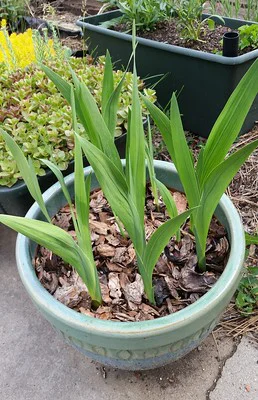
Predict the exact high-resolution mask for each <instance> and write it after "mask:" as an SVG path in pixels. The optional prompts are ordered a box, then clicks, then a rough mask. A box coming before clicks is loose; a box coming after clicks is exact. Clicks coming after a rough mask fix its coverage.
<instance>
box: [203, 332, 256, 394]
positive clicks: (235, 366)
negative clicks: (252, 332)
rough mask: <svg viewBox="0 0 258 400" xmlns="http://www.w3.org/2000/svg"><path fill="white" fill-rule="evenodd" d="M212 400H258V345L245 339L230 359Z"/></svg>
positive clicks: (213, 392) (249, 339)
mask: <svg viewBox="0 0 258 400" xmlns="http://www.w3.org/2000/svg"><path fill="white" fill-rule="evenodd" d="M209 399H210V400H219V399H223V400H245V399H246V400H255V399H258V344H257V343H256V342H254V341H253V340H252V339H251V338H247V337H244V338H243V339H242V340H241V343H240V344H239V345H238V347H237V350H236V352H235V353H234V355H233V356H232V357H231V358H230V359H228V360H227V361H226V363H225V366H224V368H223V372H222V375H221V378H220V379H219V380H218V382H217V385H216V387H215V389H214V390H213V391H212V392H211V393H210V396H209Z"/></svg>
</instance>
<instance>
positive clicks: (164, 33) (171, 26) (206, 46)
mask: <svg viewBox="0 0 258 400" xmlns="http://www.w3.org/2000/svg"><path fill="white" fill-rule="evenodd" d="M113 29H115V30H118V31H126V30H127V29H126V26H125V25H124V24H120V25H118V26H116V27H114V28H113ZM228 31H230V28H227V27H225V26H220V25H218V26H216V28H215V29H214V30H210V29H209V27H208V26H207V27H205V29H203V31H202V33H201V37H200V40H198V41H195V40H187V39H184V38H183V35H182V29H181V27H180V25H179V23H178V21H177V20H176V19H171V20H169V21H162V22H159V23H158V24H157V25H156V28H155V30H152V31H138V32H137V36H139V37H142V38H145V39H151V40H156V41H157V42H161V43H166V44H172V45H174V46H181V47H185V48H190V49H194V50H201V51H204V52H207V53H217V52H220V51H222V37H223V35H224V33H225V32H228Z"/></svg>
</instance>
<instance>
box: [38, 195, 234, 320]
mask: <svg viewBox="0 0 258 400" xmlns="http://www.w3.org/2000/svg"><path fill="white" fill-rule="evenodd" d="M173 197H174V199H175V201H176V204H177V207H178V210H179V212H183V211H185V209H186V206H187V203H186V198H185V196H184V195H183V194H181V193H179V192H173ZM167 219H168V216H167V214H166V212H165V206H164V204H163V203H162V202H161V204H160V208H159V210H157V208H156V206H155V204H154V201H153V199H152V195H151V193H150V190H149V189H147V198H146V219H145V231H146V237H147V238H149V237H150V235H151V234H152V233H153V232H154V231H155V229H157V227H158V226H159V225H161V224H162V223H163V222H165V221H166V220H167ZM53 222H54V224H55V225H57V226H59V227H61V228H62V229H65V230H66V231H68V232H69V234H70V235H71V236H72V237H73V238H74V239H75V240H76V234H75V231H74V227H73V223H72V219H71V213H70V209H69V207H68V206H65V207H64V208H62V209H61V210H60V212H59V213H58V214H57V215H56V216H55V217H54V219H53ZM90 228H91V240H92V245H93V252H94V258H95V261H96V265H97V269H98V275H99V279H100V285H101V291H102V297H103V304H102V305H101V306H100V307H98V308H97V309H93V308H92V306H91V299H90V296H89V294H88V292H87V288H86V286H85V284H84V283H83V282H82V280H81V278H80V277H79V275H78V274H77V273H76V272H75V271H74V270H73V268H72V267H71V266H70V265H67V264H65V263H64V262H63V261H62V259H61V258H59V257H57V256H55V255H53V254H52V253H51V252H50V251H49V250H46V249H45V248H43V247H40V246H38V248H37V253H36V258H35V268H36V272H37V275H38V278H39V280H40V281H41V283H42V285H43V286H44V287H45V288H46V289H47V290H48V291H49V292H50V293H51V294H52V295H53V296H54V297H55V298H56V299H57V300H59V301H60V302H62V303H63V304H65V305H66V306H68V307H70V308H73V309H74V310H76V311H78V312H81V313H83V314H86V315H88V316H92V317H95V318H100V319H105V320H117V321H143V320H150V319H155V318H158V317H163V316H166V315H169V314H171V313H174V312H176V311H179V310H181V309H183V308H185V307H186V306H188V305H190V304H192V303H193V302H195V301H196V300H197V299H199V298H200V297H201V296H202V295H203V294H205V293H206V292H207V291H208V290H209V289H210V288H211V287H212V286H213V285H214V283H215V282H216V281H217V279H218V278H219V277H220V275H221V273H222V272H223V270H224V267H225V265H226V262H227V258H228V253H229V243H228V240H227V238H226V232H225V230H224V228H223V227H222V226H221V225H220V224H219V223H218V221H217V220H216V219H215V218H214V219H213V221H212V224H211V228H210V233H209V238H208V241H207V267H208V268H207V272H205V273H199V272H198V271H197V257H196V254H195V241H194V237H193V236H192V235H191V233H190V232H189V223H188V222H186V223H185V225H184V226H183V229H182V230H181V241H180V242H179V243H177V242H176V241H175V238H172V239H171V240H170V242H169V244H168V245H167V246H166V248H165V251H164V252H163V253H162V255H161V256H160V258H159V260H158V262H157V265H156V267H155V270H154V274H153V286H154V293H155V299H156V305H155V306H154V305H152V304H150V303H149V302H148V300H147V299H146V298H145V296H144V288H143V282H142V279H141V276H140V275H139V272H138V269H137V265H136V257H135V251H134V248H133V245H132V242H131V241H130V239H129V238H128V237H127V235H126V233H125V235H121V231H120V229H119V227H118V225H117V223H116V220H115V218H114V216H113V214H112V211H111V209H110V206H109V204H108V202H107V200H106V199H105V197H104V196H103V193H102V191H101V190H96V191H94V192H93V193H92V194H91V202H90Z"/></svg>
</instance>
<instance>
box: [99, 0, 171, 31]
mask: <svg viewBox="0 0 258 400" xmlns="http://www.w3.org/2000/svg"><path fill="white" fill-rule="evenodd" d="M105 4H107V5H110V6H115V7H117V8H118V9H119V10H120V11H121V12H122V16H120V17H117V18H114V19H112V20H110V21H108V22H105V23H103V26H104V27H105V28H109V27H111V26H114V25H117V24H125V26H126V28H127V29H129V30H131V29H132V26H133V21H135V24H136V28H137V30H151V29H153V28H155V25H156V24H157V23H158V22H160V21H163V20H165V19H166V18H168V17H169V16H171V15H172V12H173V7H172V1H171V0H163V1H158V0H136V1H135V0H125V1H115V2H114V1H113V0H110V1H105Z"/></svg>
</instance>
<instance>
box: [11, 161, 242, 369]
mask: <svg viewBox="0 0 258 400" xmlns="http://www.w3.org/2000/svg"><path fill="white" fill-rule="evenodd" d="M155 170H156V174H157V178H158V179H160V180H161V181H162V182H163V183H164V184H165V185H167V186H169V187H173V188H175V189H177V190H182V186H181V184H180V180H179V177H178V174H177V172H176V169H175V167H174V165H173V164H171V163H167V162H163V161H155ZM91 171H92V169H91V167H87V168H85V175H88V174H89V173H90V172H91ZM73 181H74V175H73V174H71V175H69V176H68V177H66V185H67V187H68V189H69V191H70V193H71V195H72V196H73ZM97 187H98V182H97V181H96V178H95V176H94V173H93V175H92V189H94V188H97ZM44 200H45V202H46V205H47V208H48V209H49V212H50V214H52V215H54V214H55V213H56V212H57V211H58V210H59V209H60V208H61V207H62V206H64V205H65V203H66V201H65V199H64V197H63V195H62V192H61V189H60V186H59V184H58V183H57V184H55V185H54V186H52V187H51V188H50V189H48V190H47V191H46V192H45V193H44ZM216 216H217V217H218V218H219V220H220V221H221V223H222V224H223V225H224V226H225V227H226V229H227V232H228V236H229V239H230V244H231V251H230V255H229V260H228V263H227V266H226V268H225V271H224V272H223V274H222V276H221V278H220V279H219V280H218V282H217V283H216V284H215V285H214V286H213V287H212V289H210V290H209V292H208V293H206V294H205V295H204V296H203V297H201V298H200V299H199V300H197V301H196V302H195V303H194V304H192V305H190V306H188V307H186V308H185V309H184V310H181V311H179V312H177V313H175V314H171V315H169V316H167V317H162V318H159V319H156V320H152V321H143V322H135V323H134V322H113V321H102V320H99V319H95V318H91V317H88V316H85V315H83V314H79V313H77V312H76V311H74V310H71V309H70V308H68V307H66V306H64V305H63V304H61V303H60V302H58V301H57V300H55V299H54V297H52V296H51V295H50V294H49V293H48V292H47V290H45V289H44V288H43V287H42V286H41V284H40V282H39V281H38V279H37V277H36V274H35V271H34V267H33V265H32V258H33V256H34V254H35V248H36V244H35V243H33V242H32V241H31V240H29V239H27V238H26V237H24V236H22V235H20V234H19V235H18V238H17V245H16V259H17V264H18V269H19V273H20V276H21V279H22V281H23V284H24V286H25V288H26V290H27V292H28V294H29V296H30V297H31V299H32V301H33V302H34V303H35V305H36V306H37V308H38V309H39V310H40V311H41V313H42V314H43V315H44V316H45V317H46V319H47V320H48V321H49V322H50V323H51V324H52V325H53V327H54V328H55V329H56V330H57V331H58V332H60V333H61V335H62V336H63V337H64V339H65V340H66V341H67V342H69V343H70V344H72V345H73V346H74V347H76V348H77V349H78V350H80V351H81V352H83V353H84V354H86V355H87V356H88V357H90V358H92V359H94V360H97V361H99V362H100V363H103V364H106V365H110V366H112V367H115V368H121V369H127V370H141V369H150V368H156V367H160V366H162V365H165V364H167V363H169V362H171V361H174V360H176V359H178V358H180V357H182V356H184V355H185V354H187V353H188V352H189V351H191V350H192V349H194V348H195V347H197V346H198V345H199V344H200V342H201V341H202V340H203V339H204V338H205V337H206V336H207V335H208V334H209V333H210V332H211V330H212V329H213V328H214V327H215V325H216V323H217V322H218V320H219V317H220V315H221V314H222V312H223V311H224V310H225V308H226V306H227V305H228V303H229V302H230V299H231V298H232V296H233V294H234V292H235V290H236V288H237V286H238V283H239V280H240V278H241V274H242V266H243V261H244V253H245V239H244V232H243V227H242V224H241V221H240V218H239V215H238V213H237V211H236V209H235V207H234V206H233V204H232V203H231V201H230V200H229V198H228V197H227V196H225V195H224V196H223V197H222V199H221V200H220V203H219V206H218V207H217V210H216ZM27 217H28V218H34V219H43V217H42V214H41V212H40V210H39V208H38V206H37V205H36V204H34V205H33V206H32V207H31V209H30V210H29V212H28V214H27Z"/></svg>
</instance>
